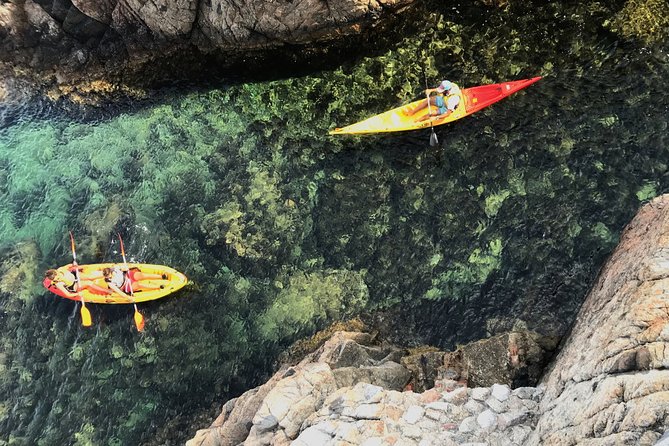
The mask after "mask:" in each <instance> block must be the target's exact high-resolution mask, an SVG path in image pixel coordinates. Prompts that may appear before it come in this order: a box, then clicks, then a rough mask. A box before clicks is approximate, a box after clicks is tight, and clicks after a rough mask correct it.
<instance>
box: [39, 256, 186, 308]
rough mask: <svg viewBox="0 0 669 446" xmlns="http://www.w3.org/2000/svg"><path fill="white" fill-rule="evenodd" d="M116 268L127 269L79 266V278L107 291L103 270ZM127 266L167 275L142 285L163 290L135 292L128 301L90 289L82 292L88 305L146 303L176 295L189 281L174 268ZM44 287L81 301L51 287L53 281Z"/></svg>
mask: <svg viewBox="0 0 669 446" xmlns="http://www.w3.org/2000/svg"><path fill="white" fill-rule="evenodd" d="M115 266H116V267H122V268H125V265H124V264H119V263H95V264H91V265H79V266H78V268H80V271H79V278H80V279H81V280H89V281H92V282H93V283H95V284H96V285H98V286H99V287H101V288H105V289H106V288H107V284H106V282H105V280H104V278H103V276H102V270H103V269H104V268H107V267H109V268H111V267H115ZM127 266H128V269H132V268H138V269H139V270H140V271H141V272H143V273H145V274H159V275H161V276H162V275H165V276H166V277H167V278H166V279H156V280H142V283H146V284H151V285H154V286H156V287H158V286H160V285H162V286H163V288H161V289H156V290H135V291H134V293H133V294H134V299H132V300H129V299H126V298H124V297H121V296H119V295H117V294H111V295H101V294H96V293H93V292H91V291H90V290H88V289H84V290H82V291H81V292H80V294H81V295H82V296H83V298H84V300H85V301H86V302H87V303H89V302H90V303H95V304H132V303H139V302H146V301H149V300H155V299H160V298H161V297H165V296H167V295H168V294H171V293H174V292H175V291H177V290H179V289H181V288H183V287H184V286H185V285H186V283H188V279H187V278H186V276H185V275H183V274H182V273H180V272H179V271H177V270H175V269H173V268H170V267H169V266H164V265H151V264H146V263H128V265H127ZM71 268H72V266H71V265H65V266H61V267H60V268H58V269H57V270H58V271H59V272H61V273H65V272H67V271H68V270H70V269H71ZM43 285H44V287H45V288H46V289H47V290H49V291H51V292H52V293H54V294H56V295H58V296H60V297H63V298H65V299H71V300H75V301H80V300H81V299H80V298H79V297H76V298H71V297H67V296H65V295H63V294H62V293H61V292H60V290H59V289H58V288H56V287H55V286H51V281H50V280H49V279H44V282H43Z"/></svg>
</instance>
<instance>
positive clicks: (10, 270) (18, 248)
mask: <svg viewBox="0 0 669 446" xmlns="http://www.w3.org/2000/svg"><path fill="white" fill-rule="evenodd" d="M3 251H4V253H3V254H2V257H0V293H6V294H7V295H9V296H11V297H13V298H16V299H19V300H23V301H26V300H29V299H30V298H31V297H32V296H33V295H34V292H35V289H36V288H37V287H38V285H37V284H39V283H40V282H41V278H40V277H39V273H38V271H37V264H38V263H39V260H40V257H41V255H42V254H41V253H40V250H39V247H38V246H37V243H35V242H34V241H26V242H20V243H17V244H15V245H14V246H13V247H11V248H10V249H7V250H6V251H5V250H3Z"/></svg>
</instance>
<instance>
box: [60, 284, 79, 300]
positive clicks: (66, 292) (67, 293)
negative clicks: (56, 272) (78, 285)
mask: <svg viewBox="0 0 669 446" xmlns="http://www.w3.org/2000/svg"><path fill="white" fill-rule="evenodd" d="M56 288H58V289H59V290H60V292H61V293H63V294H64V295H65V296H66V297H69V298H70V299H74V298H78V297H79V293H73V292H72V291H70V290H68V289H67V288H65V285H63V283H62V282H58V283H56Z"/></svg>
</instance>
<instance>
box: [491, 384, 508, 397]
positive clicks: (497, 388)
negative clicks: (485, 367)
mask: <svg viewBox="0 0 669 446" xmlns="http://www.w3.org/2000/svg"><path fill="white" fill-rule="evenodd" d="M490 393H491V394H492V396H494V397H495V398H497V400H498V401H506V400H508V399H509V396H510V395H511V390H510V389H509V386H507V385H500V384H493V385H492V388H491V389H490Z"/></svg>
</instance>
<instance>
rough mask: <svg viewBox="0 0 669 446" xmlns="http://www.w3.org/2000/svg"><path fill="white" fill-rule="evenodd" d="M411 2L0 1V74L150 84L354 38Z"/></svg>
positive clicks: (61, 80)
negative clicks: (189, 66) (135, 79)
mask: <svg viewBox="0 0 669 446" xmlns="http://www.w3.org/2000/svg"><path fill="white" fill-rule="evenodd" d="M413 1H414V0H374V1H371V2H368V1H364V2H363V1H359V0H334V1H320V0H305V1H301V2H291V1H284V0H281V1H277V2H268V1H265V0H245V1H231V0H213V1H195V0H156V1H151V2H146V1H143V0H103V1H100V0H95V1H92V0H60V1H45V0H11V1H9V2H3V3H0V37H1V39H0V42H1V43H0V68H2V69H3V70H2V71H3V73H4V76H5V77H6V76H7V75H8V74H12V75H14V76H20V75H25V74H27V73H33V74H35V73H38V74H40V75H41V77H42V80H44V81H45V82H55V83H57V84H61V85H62V84H74V83H75V82H73V81H74V80H77V81H79V83H80V84H81V82H82V80H84V79H88V80H91V79H95V78H97V79H98V80H99V79H103V80H104V79H110V78H112V77H113V75H114V74H116V75H119V76H120V75H121V74H122V73H125V74H124V75H125V76H126V77H129V76H131V74H130V73H132V72H133V71H139V72H142V73H143V74H144V75H145V77H146V79H150V78H153V77H154V76H156V75H157V74H156V73H155V71H156V70H158V66H161V67H162V70H163V71H164V73H163V74H165V75H174V71H175V70H176V69H177V67H178V65H180V64H179V62H178V61H179V60H181V61H183V60H185V59H188V58H190V59H192V58H194V57H195V58H197V57H200V56H201V55H203V54H211V55H214V56H216V64H217V65H225V64H226V63H228V62H229V60H228V59H231V58H235V56H237V59H239V60H241V56H243V58H244V59H245V61H246V62H248V60H249V54H248V52H249V51H253V50H261V49H264V50H266V49H271V48H280V47H285V46H292V45H306V44H313V43H316V42H321V41H331V40H335V39H340V38H341V37H342V36H345V35H352V34H357V33H360V32H361V31H362V30H363V29H365V28H367V27H369V26H372V25H375V24H378V23H379V22H380V21H381V20H382V18H384V17H388V16H391V15H392V13H394V12H396V11H398V10H399V9H401V8H403V7H405V6H407V5H409V4H411V3H412V2H413ZM149 61H150V62H152V64H151V65H148V64H147V62H149ZM213 61H214V60H213V59H212V60H210V62H213ZM145 67H150V68H151V69H153V70H154V72H153V73H152V72H150V70H148V69H144V68H145ZM208 68H209V69H212V68H214V67H213V66H211V65H210V66H209V67H208ZM158 75H159V74H158ZM85 76H88V78H87V77H85ZM107 85H108V83H103V84H100V85H98V88H107V87H106V86H107ZM80 88H92V87H91V86H90V85H87V86H83V85H81V86H80Z"/></svg>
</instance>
